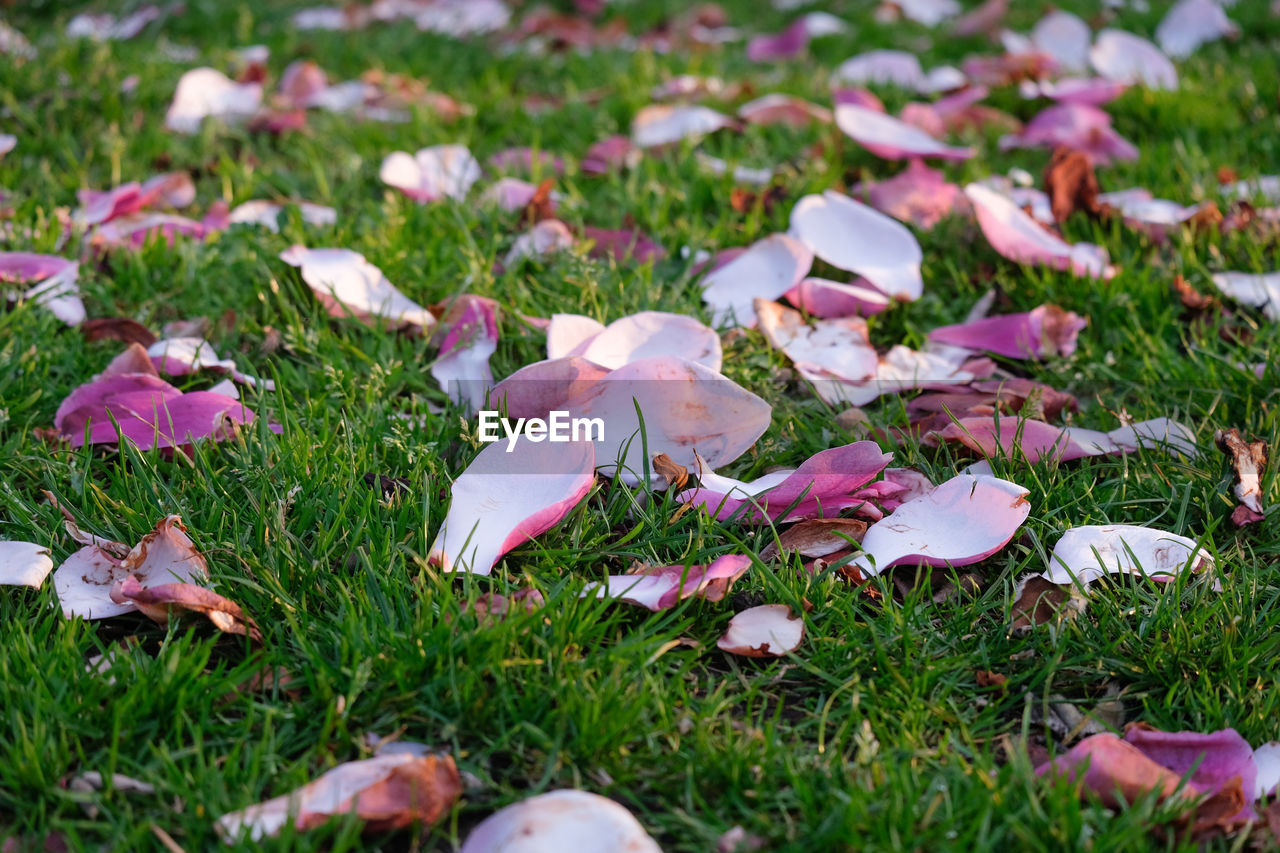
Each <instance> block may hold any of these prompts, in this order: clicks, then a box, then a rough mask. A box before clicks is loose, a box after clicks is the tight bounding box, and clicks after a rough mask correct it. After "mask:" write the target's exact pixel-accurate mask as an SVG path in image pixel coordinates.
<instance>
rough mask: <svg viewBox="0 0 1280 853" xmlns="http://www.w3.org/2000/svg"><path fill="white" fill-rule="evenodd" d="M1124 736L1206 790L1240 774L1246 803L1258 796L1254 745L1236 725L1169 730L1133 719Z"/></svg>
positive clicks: (1154, 759) (1218, 787)
mask: <svg viewBox="0 0 1280 853" xmlns="http://www.w3.org/2000/svg"><path fill="white" fill-rule="evenodd" d="M1124 739H1125V742H1126V743H1130V744H1133V745H1134V746H1136V747H1137V748H1138V749H1139V750H1141V752H1142V754H1143V755H1145V756H1146V757H1147V758H1150V759H1151V760H1152V761H1154V762H1156V763H1157V764H1159V765H1160V766H1161V767H1167V768H1169V769H1170V770H1172V771H1173V772H1174V773H1177V774H1178V775H1179V776H1182V777H1186V778H1187V779H1188V781H1189V782H1190V784H1191V785H1193V786H1195V788H1196V789H1197V790H1199V791H1201V792H1203V793H1210V792H1215V791H1219V790H1222V789H1223V788H1225V787H1226V786H1227V785H1228V784H1230V782H1231V781H1232V780H1233V779H1236V778H1238V779H1239V780H1240V788H1241V790H1242V791H1243V793H1244V801H1245V803H1246V804H1247V803H1252V802H1253V801H1254V800H1256V799H1257V798H1258V793H1259V792H1258V767H1257V765H1256V764H1254V763H1253V747H1251V746H1250V745H1249V742H1248V741H1247V740H1245V739H1244V738H1243V737H1241V736H1240V733H1239V732H1237V731H1236V730H1235V729H1220V730H1218V731H1216V732H1166V731H1161V730H1160V729H1156V728H1152V727H1150V726H1147V725H1145V724H1143V723H1133V724H1131V725H1129V726H1127V727H1126V728H1125V733H1124ZM1242 810H1243V807H1242ZM1249 816H1250V817H1251V816H1252V812H1250V814H1249Z"/></svg>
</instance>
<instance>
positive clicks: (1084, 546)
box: [1041, 524, 1213, 763]
mask: <svg viewBox="0 0 1280 853" xmlns="http://www.w3.org/2000/svg"><path fill="white" fill-rule="evenodd" d="M1212 566H1213V558H1212V557H1211V556H1209V554H1208V553H1207V552H1206V551H1205V550H1204V549H1203V548H1200V547H1199V546H1198V545H1196V543H1195V540H1193V539H1188V538H1187V537H1185V536H1179V535H1177V534H1176V533H1166V532H1165V531H1163V530H1155V529H1154V528H1150V527H1142V526H1140V525H1133V524H1112V525H1085V526H1083V527H1073V528H1071V529H1070V530H1068V531H1067V532H1065V533H1063V534H1062V537H1061V538H1060V539H1059V540H1058V544H1057V545H1055V546H1054V548H1053V554H1052V555H1051V556H1050V558H1049V568H1048V569H1047V570H1046V571H1045V572H1044V573H1043V574H1042V575H1041V577H1043V578H1044V579H1045V580H1047V581H1049V582H1050V583H1056V584H1069V583H1079V584H1080V585H1081V586H1088V585H1089V584H1091V583H1093V582H1094V581H1095V580H1097V579H1098V578H1100V577H1103V576H1105V575H1108V574H1138V575H1146V576H1149V577H1151V578H1152V579H1154V580H1172V579H1173V578H1174V577H1176V576H1177V575H1178V574H1180V573H1181V572H1182V571H1183V570H1184V569H1188V568H1189V570H1190V571H1192V572H1199V571H1203V570H1205V569H1208V568H1211V567H1212ZM1161 763H1163V762H1161Z"/></svg>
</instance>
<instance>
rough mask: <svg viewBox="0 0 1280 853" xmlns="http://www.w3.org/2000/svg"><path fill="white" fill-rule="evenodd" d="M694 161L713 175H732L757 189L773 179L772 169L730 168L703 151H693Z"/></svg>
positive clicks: (723, 161)
mask: <svg viewBox="0 0 1280 853" xmlns="http://www.w3.org/2000/svg"><path fill="white" fill-rule="evenodd" d="M693 156H694V159H695V160H697V162H698V165H699V166H701V167H702V168H703V169H705V170H706V171H708V172H710V173H711V174H713V175H732V176H733V179H734V180H735V181H737V182H739V183H742V184H753V185H755V186H758V187H762V186H765V185H767V184H769V183H772V181H773V177H774V171H775V170H774V169H771V168H765V169H756V168H753V167H751V166H743V165H737V166H731V165H730V164H729V162H728V161H727V160H724V159H721V158H720V157H712V156H711V155H710V154H707V153H706V152H705V151H695V152H694V153H693Z"/></svg>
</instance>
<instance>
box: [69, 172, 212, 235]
mask: <svg viewBox="0 0 1280 853" xmlns="http://www.w3.org/2000/svg"><path fill="white" fill-rule="evenodd" d="M77 195H78V197H79V200H80V204H81V207H80V208H79V209H78V210H76V212H75V213H74V214H73V220H74V221H75V222H76V223H77V224H79V225H81V226H91V225H98V224H101V223H103V222H108V221H110V220H112V219H114V218H116V217H118V216H127V215H128V214H130V213H137V212H138V211H140V210H145V209H147V208H150V207H186V206H187V205H189V204H191V203H192V202H193V201H195V198H196V186H195V184H194V183H193V182H192V181H191V176H190V175H188V174H187V173H186V172H171V173H169V174H164V175H157V176H155V177H154V178H151V179H150V180H148V181H147V182H146V183H144V184H138V183H137V182H130V183H127V184H122V185H121V186H118V187H116V188H115V189H112V190H107V191H106V192H97V191H95V190H81V191H80V192H79V193H77Z"/></svg>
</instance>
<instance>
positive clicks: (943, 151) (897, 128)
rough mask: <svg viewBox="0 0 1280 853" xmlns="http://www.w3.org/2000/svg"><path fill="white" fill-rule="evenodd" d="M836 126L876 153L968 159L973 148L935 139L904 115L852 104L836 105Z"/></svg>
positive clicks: (896, 156) (893, 156)
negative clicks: (897, 115) (956, 145)
mask: <svg viewBox="0 0 1280 853" xmlns="http://www.w3.org/2000/svg"><path fill="white" fill-rule="evenodd" d="M835 119H836V126H837V127H839V128H840V129H841V130H842V131H844V132H845V134H846V135H847V136H849V137H850V138H851V139H853V140H854V141H855V142H857V143H858V144H860V145H862V146H863V147H864V148H866V149H867V150H868V151H870V152H871V153H872V154H875V155H876V156H877V157H884V158H885V159H889V160H902V159H905V158H908V157H937V158H940V159H944V160H967V159H969V158H970V157H972V156H973V153H974V152H973V149H972V148H958V147H955V146H951V145H947V144H945V143H942V142H939V141H938V140H936V139H934V138H933V137H932V136H930V135H929V134H927V133H925V132H924V131H923V130H921V129H920V128H918V127H913V126H912V125H909V124H907V123H906V122H904V121H902V120H901V119H896V118H894V117H893V116H891V115H886V114H884V113H880V112H876V111H875V110H870V109H867V108H866V107H859V106H854V105H853V104H841V105H839V106H837V107H836V109H835Z"/></svg>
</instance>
